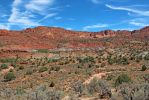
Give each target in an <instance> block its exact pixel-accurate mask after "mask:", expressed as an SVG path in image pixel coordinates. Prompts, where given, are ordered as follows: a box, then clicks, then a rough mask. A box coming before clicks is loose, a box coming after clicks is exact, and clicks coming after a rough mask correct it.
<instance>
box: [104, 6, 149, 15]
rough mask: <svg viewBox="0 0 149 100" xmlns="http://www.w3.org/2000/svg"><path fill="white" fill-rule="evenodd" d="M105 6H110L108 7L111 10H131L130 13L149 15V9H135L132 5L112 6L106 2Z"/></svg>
mask: <svg viewBox="0 0 149 100" xmlns="http://www.w3.org/2000/svg"><path fill="white" fill-rule="evenodd" d="M105 6H106V7H108V8H110V9H113V10H124V11H128V12H131V13H135V14H138V15H140V16H149V11H146V10H139V9H136V8H132V7H130V6H129V7H128V6H127V7H125V6H112V5H108V4H106V5H105Z"/></svg>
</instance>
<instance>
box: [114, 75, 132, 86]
mask: <svg viewBox="0 0 149 100" xmlns="http://www.w3.org/2000/svg"><path fill="white" fill-rule="evenodd" d="M130 81H131V78H130V77H129V76H128V75H127V74H122V75H120V76H119V77H118V78H117V79H116V81H115V86H119V85H120V84H122V83H127V82H130Z"/></svg>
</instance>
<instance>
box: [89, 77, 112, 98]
mask: <svg viewBox="0 0 149 100" xmlns="http://www.w3.org/2000/svg"><path fill="white" fill-rule="evenodd" d="M87 90H88V92H89V93H90V94H94V93H96V94H98V95H99V98H110V97H111V95H112V93H111V89H110V87H109V86H108V85H107V83H106V82H105V81H104V80H101V79H97V78H94V79H92V80H91V82H90V83H89V84H88V85H87Z"/></svg>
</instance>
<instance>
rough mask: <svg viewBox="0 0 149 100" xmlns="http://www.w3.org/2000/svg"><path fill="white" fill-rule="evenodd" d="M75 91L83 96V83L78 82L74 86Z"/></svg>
mask: <svg viewBox="0 0 149 100" xmlns="http://www.w3.org/2000/svg"><path fill="white" fill-rule="evenodd" d="M73 89H74V91H75V92H76V93H78V94H79V95H81V94H82V92H83V89H84V86H83V83H82V82H80V81H78V82H76V83H75V84H74V85H73Z"/></svg>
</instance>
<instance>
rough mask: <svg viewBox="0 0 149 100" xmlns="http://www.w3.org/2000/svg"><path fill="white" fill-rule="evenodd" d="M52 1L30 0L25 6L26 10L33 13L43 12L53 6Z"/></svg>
mask: <svg viewBox="0 0 149 100" xmlns="http://www.w3.org/2000/svg"><path fill="white" fill-rule="evenodd" d="M53 3H54V0H31V1H30V2H29V3H28V4H26V5H25V8H26V9H27V10H30V11H33V12H43V11H44V10H45V9H46V8H47V7H48V6H51V5H53Z"/></svg>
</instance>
